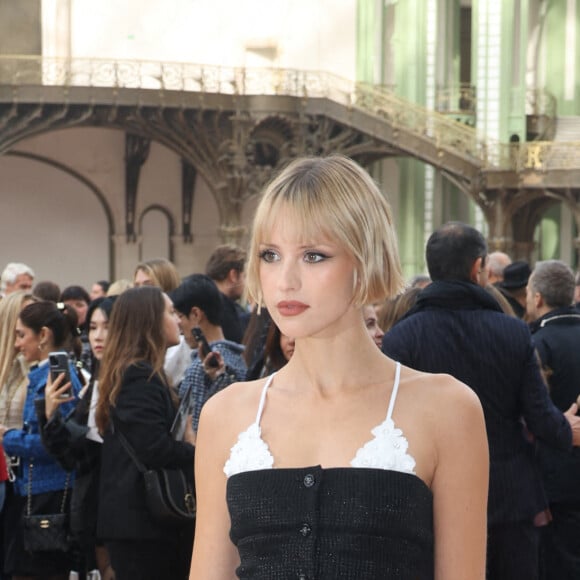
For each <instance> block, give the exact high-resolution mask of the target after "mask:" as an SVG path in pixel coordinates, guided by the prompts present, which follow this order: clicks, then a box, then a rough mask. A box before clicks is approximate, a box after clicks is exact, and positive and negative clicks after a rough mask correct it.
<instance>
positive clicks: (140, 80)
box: [0, 55, 580, 169]
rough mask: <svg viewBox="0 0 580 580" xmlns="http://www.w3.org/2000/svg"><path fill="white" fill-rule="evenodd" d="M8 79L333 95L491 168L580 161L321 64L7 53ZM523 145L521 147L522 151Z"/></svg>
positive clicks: (573, 149)
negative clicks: (299, 66)
mask: <svg viewBox="0 0 580 580" xmlns="http://www.w3.org/2000/svg"><path fill="white" fill-rule="evenodd" d="M2 85H5V86H6V85H10V86H13V87H21V86H26V85H41V86H61V87H88V88H90V87H95V88H102V87H109V88H118V89H122V88H126V89H143V90H152V91H158V92H159V93H160V97H159V98H160V104H161V103H162V100H161V99H162V97H161V95H162V93H163V92H165V91H185V92H197V93H212V94H217V93H219V94H227V95H285V96H293V97H300V98H327V99H330V100H333V101H335V102H337V103H340V104H342V105H344V106H345V107H346V108H347V109H350V110H351V109H360V110H363V111H365V112H368V113H371V114H373V115H375V116H377V117H380V118H383V119H385V120H387V121H388V122H389V123H390V124H391V126H393V127H394V128H399V129H401V130H405V131H408V132H410V133H412V134H414V135H416V136H419V137H421V138H422V139H425V140H427V141H429V142H431V143H432V144H434V145H435V146H436V147H437V148H439V149H440V150H441V153H442V155H443V154H444V150H447V151H452V152H453V153H454V154H457V155H460V156H462V157H464V158H466V159H468V160H471V161H472V162H473V164H474V165H476V166H478V167H481V168H484V169H502V168H503V169H509V168H515V167H514V163H516V161H515V160H518V161H517V167H532V166H534V167H538V166H539V165H538V164H541V166H542V167H547V166H546V164H549V168H554V167H558V168H568V167H570V165H571V166H573V167H579V166H580V144H571V143H559V144H558V147H555V144H554V143H541V142H535V143H534V144H533V145H534V147H536V148H537V147H540V153H539V154H537V151H538V149H534V154H533V155H531V154H530V153H527V151H528V149H526V147H527V145H526V144H524V143H521V144H519V145H518V146H514V145H511V146H510V145H503V144H500V143H499V142H496V141H493V140H490V139H482V138H481V137H480V136H478V134H477V133H476V131H475V130H474V129H473V128H472V127H469V126H467V125H466V124H463V123H460V122H457V121H454V120H453V119H451V118H448V117H447V116H446V115H443V114H440V113H438V112H435V111H431V110H428V109H425V108H423V107H420V106H418V105H415V104H413V103H410V102H409V101H406V100H404V99H402V98H400V97H398V96H397V95H395V94H394V93H393V92H392V91H391V90H388V89H387V88H385V87H380V86H376V85H370V84H365V83H357V82H353V81H350V80H347V79H344V78H341V77H338V76H335V75H332V74H330V73H326V72H320V71H305V70H293V69H279V68H260V69H258V68H256V69H250V68H238V67H223V66H212V65H201V64H191V63H167V62H153V61H111V60H102V59H93V58H91V59H82V58H74V59H65V58H47V57H34V56H14V55H5V56H1V55H0V86H2ZM462 94H463V93H462ZM470 95H471V96H472V97H473V98H474V94H472V93H469V94H467V93H466V94H464V95H463V98H465V97H466V96H467V97H469V96H470ZM458 98H461V94H460V95H459V96H458ZM470 98H471V97H470ZM468 108H469V107H468ZM471 108H473V106H472V107H471ZM529 146H530V147H531V144H530V145H529ZM516 147H519V152H516V153H514V151H517V150H516V149H515V148H516ZM523 158H525V159H528V158H529V159H532V158H533V159H535V160H540V161H534V162H533V164H532V165H530V164H529V163H527V162H522V161H521V159H523ZM526 163H527V164H526Z"/></svg>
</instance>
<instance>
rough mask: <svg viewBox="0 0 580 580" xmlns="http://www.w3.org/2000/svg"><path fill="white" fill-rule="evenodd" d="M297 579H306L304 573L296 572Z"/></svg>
mask: <svg viewBox="0 0 580 580" xmlns="http://www.w3.org/2000/svg"><path fill="white" fill-rule="evenodd" d="M298 580H307V578H306V574H298Z"/></svg>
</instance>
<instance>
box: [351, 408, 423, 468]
mask: <svg viewBox="0 0 580 580" xmlns="http://www.w3.org/2000/svg"><path fill="white" fill-rule="evenodd" d="M371 433H372V434H373V435H374V438H373V439H371V440H370V441H367V442H366V443H365V444H364V445H363V446H362V447H361V448H360V449H359V450H358V451H357V452H356V455H355V457H354V459H353V460H352V461H351V462H350V464H351V466H352V467H369V468H375V469H387V470H391V471H402V472H404V473H412V474H413V475H416V474H415V459H414V458H413V457H412V456H411V455H409V454H408V453H407V449H408V448H409V443H408V441H407V439H406V437H405V436H404V435H403V432H402V431H401V429H398V428H397V427H395V424H394V423H393V420H392V419H390V418H387V419H385V420H384V421H383V422H382V423H381V424H380V425H378V426H377V427H375V428H374V429H373V430H372V431H371Z"/></svg>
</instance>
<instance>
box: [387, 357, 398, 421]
mask: <svg viewBox="0 0 580 580" xmlns="http://www.w3.org/2000/svg"><path fill="white" fill-rule="evenodd" d="M400 378H401V363H400V362H399V361H397V368H396V369H395V382H394V383H393V392H392V393H391V400H390V401H389V409H388V411H387V419H390V418H391V415H392V414H393V409H394V408H395V399H396V398H397V392H398V391H399V380H400Z"/></svg>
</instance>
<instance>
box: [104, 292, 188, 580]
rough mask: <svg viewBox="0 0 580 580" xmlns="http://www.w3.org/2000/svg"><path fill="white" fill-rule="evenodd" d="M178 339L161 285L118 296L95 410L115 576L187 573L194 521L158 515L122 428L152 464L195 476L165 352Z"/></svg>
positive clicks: (130, 579) (144, 578)
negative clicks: (176, 428) (179, 428)
mask: <svg viewBox="0 0 580 580" xmlns="http://www.w3.org/2000/svg"><path fill="white" fill-rule="evenodd" d="M178 342H179V326H178V318H177V315H176V314H175V311H174V309H173V304H172V303H171V300H170V299H169V297H168V296H167V295H166V294H164V293H163V292H162V291H161V290H160V289H159V288H156V287H152V286H143V287H141V288H133V289H131V290H127V291H126V292H124V293H123V294H121V295H120V296H119V297H118V298H117V301H116V303H115V306H114V307H113V312H112V315H111V320H110V323H109V334H108V337H107V345H106V347H105V352H104V355H103V360H102V364H101V373H100V376H99V400H98V404H97V412H96V420H97V426H98V428H99V431H100V432H101V433H102V434H103V450H102V462H101V482H100V489H99V511H98V524H97V533H98V536H99V537H100V538H103V539H104V541H105V545H106V546H107V548H108V551H109V554H110V556H111V563H112V565H113V568H114V569H115V574H116V579H117V580H159V579H160V578H171V579H172V580H173V579H175V580H180V579H185V578H187V573H188V569H189V560H190V556H191V546H192V542H193V524H192V523H191V524H190V523H187V524H185V525H182V526H177V527H167V526H164V525H162V524H160V523H158V522H157V521H155V520H154V519H153V517H152V516H151V514H150V512H149V510H148V508H147V504H146V499H145V490H144V483H143V476H142V474H141V473H140V472H139V470H138V469H137V467H136V465H135V463H134V461H133V459H132V458H131V457H130V456H129V454H128V452H127V450H126V449H125V447H123V444H122V443H121V440H120V438H119V434H120V433H121V434H122V435H123V436H124V437H125V439H126V440H127V441H128V443H129V444H130V445H131V447H133V450H134V452H135V454H136V456H137V458H138V459H139V460H140V461H141V463H143V464H144V465H145V466H146V467H147V468H149V469H156V468H162V467H168V468H182V469H183V470H184V471H185V472H186V475H187V476H188V478H189V479H190V481H191V482H193V459H194V452H195V448H194V446H193V445H192V443H191V442H193V441H194V435H193V431H192V430H191V421H187V428H186V431H185V436H184V440H183V441H176V440H174V439H173V437H172V435H171V427H172V424H173V421H174V419H175V415H176V410H177V404H178V399H177V395H176V393H175V392H174V391H173V390H172V389H171V387H169V386H168V383H167V380H166V378H165V375H164V373H163V362H164V358H165V351H166V349H167V347H168V346H172V345H175V344H177V343H178Z"/></svg>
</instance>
